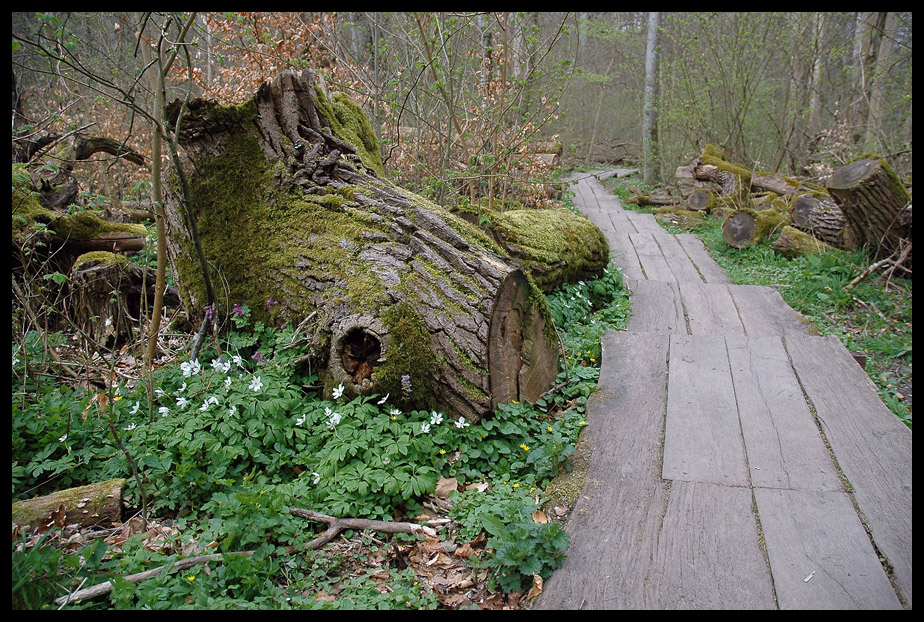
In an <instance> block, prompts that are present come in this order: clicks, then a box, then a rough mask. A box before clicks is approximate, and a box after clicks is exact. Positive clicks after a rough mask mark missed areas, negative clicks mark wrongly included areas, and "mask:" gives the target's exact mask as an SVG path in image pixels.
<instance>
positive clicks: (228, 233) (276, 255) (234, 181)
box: [164, 71, 579, 420]
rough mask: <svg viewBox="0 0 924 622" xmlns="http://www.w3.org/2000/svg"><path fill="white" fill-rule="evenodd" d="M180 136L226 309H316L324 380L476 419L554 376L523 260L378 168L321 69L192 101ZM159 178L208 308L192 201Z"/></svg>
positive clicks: (368, 138)
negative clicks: (241, 95) (238, 102)
mask: <svg viewBox="0 0 924 622" xmlns="http://www.w3.org/2000/svg"><path fill="white" fill-rule="evenodd" d="M179 138H180V142H181V144H182V145H183V146H184V149H185V152H186V155H187V157H188V158H189V159H188V161H186V163H185V164H184V169H186V170H187V175H188V182H189V183H188V186H189V189H190V195H191V201H192V206H191V207H192V213H193V214H194V215H195V218H196V222H197V224H198V230H199V232H200V235H201V238H202V246H203V248H204V250H205V252H206V254H207V256H208V261H209V265H210V266H213V267H214V270H215V271H216V273H217V274H218V275H219V276H220V278H222V279H223V282H225V283H226V284H227V290H228V291H229V293H230V294H229V296H230V297H229V298H228V299H227V300H225V301H219V306H220V307H223V308H224V310H225V311H227V310H228V309H229V308H230V306H231V305H233V304H235V303H246V304H248V305H249V306H250V307H251V309H253V310H255V313H256V315H257V317H258V318H260V319H266V320H277V321H281V320H290V321H293V322H294V323H298V322H299V321H301V320H302V319H303V318H306V317H308V316H312V322H313V324H312V329H313V332H314V338H313V341H312V342H311V344H310V346H309V353H308V356H307V360H308V361H309V363H310V364H311V365H312V369H314V370H317V371H318V372H319V374H320V376H321V379H322V381H323V383H324V384H325V385H326V388H327V389H330V388H331V387H334V386H337V385H338V384H341V383H342V384H343V385H344V387H345V394H346V395H348V396H349V395H358V394H373V393H376V394H382V395H384V394H385V393H391V395H393V396H394V395H398V396H404V397H405V398H406V400H407V401H406V406H407V407H408V408H410V407H419V408H441V409H444V410H445V411H446V412H449V413H452V414H453V415H457V416H464V417H466V418H468V419H472V420H477V419H479V418H481V417H483V416H485V415H486V414H488V413H489V412H491V410H493V408H494V407H495V406H496V405H497V404H498V403H502V402H508V401H511V400H522V401H529V400H534V399H536V398H538V396H539V395H541V394H542V392H543V391H544V390H545V389H546V388H548V386H550V385H551V384H552V382H553V381H554V379H555V377H556V375H557V371H558V355H557V349H556V347H555V346H554V341H553V340H554V330H553V329H552V327H551V325H550V320H549V319H548V317H549V315H548V309H547V307H546V304H545V300H544V297H543V296H542V295H541V292H540V291H539V290H538V288H537V287H536V286H535V285H534V284H533V283H532V282H531V281H530V279H529V277H528V275H527V273H526V272H524V270H523V269H521V268H520V267H519V266H518V265H517V263H516V262H515V261H514V260H512V259H511V258H510V257H509V256H508V255H507V253H505V252H504V250H503V249H502V248H500V247H499V246H497V245H496V244H495V243H493V242H492V241H491V240H490V238H488V237H487V236H486V235H484V233H483V232H481V231H480V230H479V229H478V228H477V227H475V226H473V225H471V224H470V223H467V222H465V221H464V220H463V219H461V218H459V217H457V216H455V215H453V214H450V213H449V212H448V211H447V210H445V209H443V208H442V207H440V206H438V205H435V204H433V203H430V202H428V201H426V200H425V199H423V198H422V197H419V196H416V195H413V194H412V193H409V192H406V191H404V190H402V189H400V188H397V187H395V186H394V185H392V184H390V183H389V182H387V181H386V180H384V179H382V178H381V177H380V172H381V161H380V160H379V159H378V157H379V156H378V144H377V139H376V138H375V135H374V133H373V132H372V130H371V127H370V126H369V124H368V121H367V120H366V118H365V116H364V115H363V114H362V112H361V110H360V109H359V107H358V106H357V105H356V104H355V103H353V102H352V101H351V100H349V99H348V98H345V97H343V96H339V95H338V96H336V97H334V98H331V96H330V95H329V94H328V92H327V90H326V87H325V85H324V84H323V82H322V81H321V80H320V79H319V78H317V77H316V76H315V74H314V73H312V72H310V71H308V72H304V73H296V72H292V71H288V72H285V73H283V74H281V75H279V76H278V77H276V78H275V79H273V80H271V81H268V82H266V83H264V84H263V86H262V87H261V88H260V89H259V91H258V92H257V94H256V95H255V97H254V98H253V99H252V100H250V101H249V102H247V103H245V104H244V105H242V106H238V107H235V108H223V107H219V106H217V105H215V104H212V103H208V102H192V103H190V106H189V109H188V113H187V117H186V118H184V121H183V126H182V128H181V133H180V137H179ZM164 186H165V189H168V193H167V196H166V197H165V206H166V212H167V230H168V251H169V252H170V255H171V259H172V261H171V264H172V265H173V267H174V270H175V272H176V276H177V279H176V281H177V282H178V283H179V286H180V293H181V296H182V297H183V299H184V303H185V304H186V306H187V307H188V308H189V309H190V311H192V312H201V310H202V307H203V305H204V304H205V300H204V298H203V288H202V279H201V275H198V274H197V267H196V265H194V264H193V262H191V261H190V260H189V259H188V256H189V253H190V250H189V249H190V240H189V233H188V223H187V222H186V211H185V209H183V207H182V206H181V205H180V201H179V197H178V196H177V192H176V189H175V188H176V184H175V182H173V181H168V183H165V184H164ZM575 218H579V217H578V216H575ZM267 302H271V303H272V304H271V305H270V307H271V311H269V310H265V309H267V306H266V303H267ZM277 303H278V304H277ZM219 311H221V308H220V309H219ZM402 387H404V391H402Z"/></svg>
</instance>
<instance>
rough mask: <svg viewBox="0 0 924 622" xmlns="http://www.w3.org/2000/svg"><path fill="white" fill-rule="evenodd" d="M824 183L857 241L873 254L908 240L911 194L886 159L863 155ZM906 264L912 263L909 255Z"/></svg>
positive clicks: (885, 254)
mask: <svg viewBox="0 0 924 622" xmlns="http://www.w3.org/2000/svg"><path fill="white" fill-rule="evenodd" d="M827 187H828V192H829V193H830V194H831V197H832V198H833V199H834V200H835V201H836V202H837V204H838V205H839V206H840V208H841V211H842V212H843V214H844V217H845V218H846V219H847V222H848V223H849V224H850V229H851V232H852V234H853V236H854V239H855V241H856V244H857V245H858V246H860V247H865V248H867V249H869V250H870V252H871V253H872V254H873V256H874V257H875V258H877V259H881V258H885V257H889V256H891V255H894V254H897V253H900V252H901V251H902V250H903V249H904V248H905V247H906V246H907V244H909V243H910V242H911V197H910V195H909V194H908V191H907V190H906V189H905V186H904V184H902V182H901V180H900V179H899V178H898V175H897V174H896V173H895V171H894V170H893V169H892V167H891V166H889V164H888V163H887V162H886V161H885V160H883V159H881V158H877V157H866V158H860V159H859V160H855V161H854V162H851V163H850V164H847V165H846V166H842V167H841V168H839V169H838V170H836V171H835V172H834V174H833V175H832V176H831V179H830V180H828V184H827ZM906 265H907V266H909V267H910V265H911V257H910V255H909V257H908V259H907V262H906Z"/></svg>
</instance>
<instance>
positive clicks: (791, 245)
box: [770, 225, 833, 257]
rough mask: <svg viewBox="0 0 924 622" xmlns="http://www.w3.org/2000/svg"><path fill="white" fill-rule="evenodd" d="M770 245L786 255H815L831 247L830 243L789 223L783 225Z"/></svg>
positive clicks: (825, 251)
mask: <svg viewBox="0 0 924 622" xmlns="http://www.w3.org/2000/svg"><path fill="white" fill-rule="evenodd" d="M770 247H771V248H772V249H773V250H775V251H777V252H778V253H781V254H783V255H785V256H786V257H802V256H804V255H817V254H819V253H827V252H828V251H830V250H831V249H832V248H833V247H832V246H831V245H830V244H826V243H825V242H823V241H821V240H819V239H818V238H816V237H814V236H812V235H811V234H808V233H806V232H804V231H800V230H799V229H796V228H795V227H791V226H789V225H786V226H784V227H783V229H782V231H781V232H780V235H779V236H777V238H776V239H775V240H774V241H773V243H772V244H771V245H770Z"/></svg>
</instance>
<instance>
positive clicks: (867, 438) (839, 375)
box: [786, 336, 912, 607]
mask: <svg viewBox="0 0 924 622" xmlns="http://www.w3.org/2000/svg"><path fill="white" fill-rule="evenodd" d="M786 350H787V352H788V353H789V356H790V358H791V360H792V364H793V369H795V371H796V374H797V375H798V377H799V380H800V382H801V383H802V386H803V389H804V390H805V393H806V395H807V396H808V398H809V399H810V400H811V403H812V405H813V406H814V408H815V412H816V415H817V417H818V420H819V421H820V422H821V427H822V430H823V431H824V434H825V438H826V439H827V441H828V444H829V445H830V447H831V450H832V451H833V453H834V457H835V460H836V461H837V464H838V466H839V467H840V469H841V471H842V472H843V473H844V476H845V477H846V478H847V480H848V481H849V482H850V485H851V487H852V488H853V494H854V500H855V501H856V503H857V506H858V507H859V509H860V513H861V514H862V515H863V517H864V519H865V521H866V524H867V526H868V528H869V530H870V533H871V534H872V537H873V540H874V542H875V543H876V547H877V548H878V549H879V552H880V553H881V554H882V555H884V556H885V557H886V558H887V559H888V561H889V563H890V564H892V567H893V570H894V580H895V583H896V584H897V585H898V587H899V590H900V594H901V597H902V598H903V599H904V601H905V603H906V604H907V605H908V606H909V607H910V606H911V605H912V563H911V561H912V560H911V558H912V555H911V550H912V546H911V542H912V526H911V508H912V503H911V498H912V491H911V485H912V484H911V479H912V478H911V473H912V445H911V430H909V429H908V428H907V427H906V426H905V425H904V424H903V423H902V422H901V421H899V420H898V418H897V417H895V415H893V414H892V412H891V411H890V410H889V409H888V408H886V406H885V404H883V403H882V401H881V400H880V399H879V396H878V394H877V392H876V387H875V385H874V384H873V383H872V381H871V380H870V379H869V376H867V375H866V373H865V372H864V371H863V370H862V369H861V368H860V366H859V365H857V364H856V362H854V360H853V357H851V355H850V352H848V351H847V349H846V348H845V347H844V346H843V344H841V342H840V341H838V339H837V338H836V337H834V336H828V337H787V339H786Z"/></svg>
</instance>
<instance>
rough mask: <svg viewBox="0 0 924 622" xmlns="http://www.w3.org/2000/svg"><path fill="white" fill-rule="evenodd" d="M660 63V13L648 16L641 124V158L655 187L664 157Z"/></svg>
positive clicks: (647, 175)
mask: <svg viewBox="0 0 924 622" xmlns="http://www.w3.org/2000/svg"><path fill="white" fill-rule="evenodd" d="M660 60H661V14H660V13H658V12H654V11H653V12H651V13H649V14H648V46H647V49H646V51H645V107H644V118H643V121H642V159H643V161H644V168H645V183H646V184H649V185H652V184H655V183H657V181H658V180H659V179H660V177H661V174H660V169H661V156H660V149H659V146H658V108H659V106H660V101H659V100H660V98H661V89H660V87H659V83H658V70H659V64H660Z"/></svg>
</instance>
